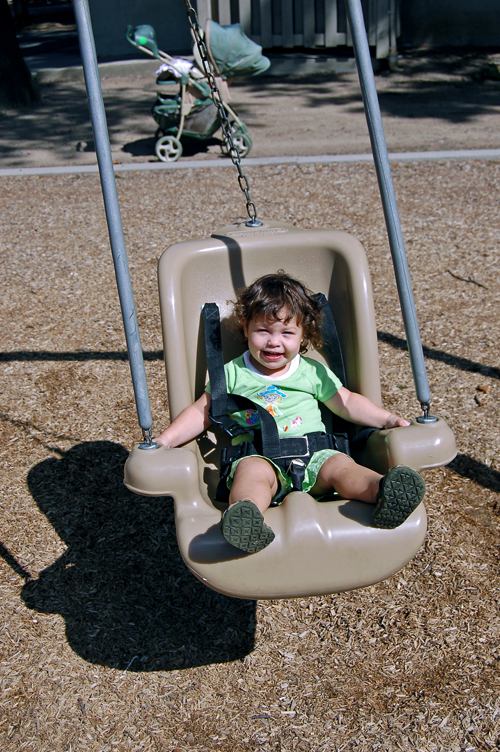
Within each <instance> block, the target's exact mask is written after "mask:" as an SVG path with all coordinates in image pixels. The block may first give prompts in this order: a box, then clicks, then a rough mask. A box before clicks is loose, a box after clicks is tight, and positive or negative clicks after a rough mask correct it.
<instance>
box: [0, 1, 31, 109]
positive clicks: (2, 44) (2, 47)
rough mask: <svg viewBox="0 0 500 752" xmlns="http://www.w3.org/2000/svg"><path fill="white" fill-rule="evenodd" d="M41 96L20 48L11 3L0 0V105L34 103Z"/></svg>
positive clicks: (19, 105)
mask: <svg viewBox="0 0 500 752" xmlns="http://www.w3.org/2000/svg"><path fill="white" fill-rule="evenodd" d="M39 96H40V95H39V93H38V88H37V86H36V83H35V81H34V80H33V77H32V75H31V73H30V71H29V68H28V66H27V65H26V63H25V61H24V58H23V56H22V54H21V50H20V49H19V44H18V42H17V38H16V32H15V30H14V19H13V18H12V14H11V12H10V8H9V4H8V2H7V0H0V106H3V107H22V106H27V105H32V104H34V103H35V102H36V101H37V100H38V99H39Z"/></svg>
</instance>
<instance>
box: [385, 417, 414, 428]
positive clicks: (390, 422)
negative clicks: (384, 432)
mask: <svg viewBox="0 0 500 752" xmlns="http://www.w3.org/2000/svg"><path fill="white" fill-rule="evenodd" d="M409 425H410V422H409V421H408V420H405V419H404V418H400V417H399V416H398V415H389V417H388V419H387V421H386V423H385V426H384V428H406V426H409Z"/></svg>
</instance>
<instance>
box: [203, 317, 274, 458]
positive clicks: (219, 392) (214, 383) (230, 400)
mask: <svg viewBox="0 0 500 752" xmlns="http://www.w3.org/2000/svg"><path fill="white" fill-rule="evenodd" d="M202 316H203V322H204V326H205V349H206V355H207V368H208V376H209V378H210V391H211V393H212V398H211V404H210V418H211V420H212V422H213V423H216V424H217V425H219V426H220V427H221V428H222V429H223V430H224V431H225V432H226V433H227V434H229V435H230V436H238V435H240V434H243V433H253V432H252V431H251V430H249V429H248V428H245V427H244V426H241V425H240V424H239V423H238V422H237V421H235V420H233V419H232V418H230V417H229V415H228V414H227V413H228V410H245V409H246V408H249V409H251V410H257V412H258V414H259V418H260V425H261V426H262V427H263V428H264V430H263V431H262V444H263V453H264V454H265V455H266V456H269V457H276V456H277V455H279V434H278V427H277V425H276V421H275V420H274V418H273V417H272V415H270V414H269V413H268V412H267V410H265V409H264V408H263V407H260V406H259V405H257V404H255V402H252V400H250V399H248V398H247V397H243V396H241V395H239V394H228V391H227V383H226V374H225V372H224V356H223V353H222V334H221V325H220V312H219V306H218V305H217V303H205V305H204V306H203V308H202Z"/></svg>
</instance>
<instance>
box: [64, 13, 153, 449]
mask: <svg viewBox="0 0 500 752" xmlns="http://www.w3.org/2000/svg"><path fill="white" fill-rule="evenodd" d="M73 7H74V11H75V19H76V25H77V29H78V39H79V42H80V52H81V56H82V62H83V71H84V75H85V85H86V87H87V94H88V98H89V107H90V116H91V120H92V129H93V131H94V139H95V146H96V152H97V162H98V165H99V175H100V178H101V186H102V194H103V198H104V207H105V211H106V220H107V223H108V232H109V239H110V243H111V252H112V255H113V263H114V266H115V275H116V284H117V286H118V295H119V298H120V306H121V310H122V317H123V326H124V329H125V337H126V340H127V349H128V356H129V361H130V370H131V373H132V383H133V386H134V394H135V402H136V407H137V417H138V420H139V425H140V427H141V429H142V434H143V443H142V444H141V445H140V446H141V448H142V449H153V448H156V447H157V446H158V445H157V444H155V443H154V442H153V441H152V440H151V428H152V425H153V419H152V417H151V406H150V402H149V393H148V386H147V382H146V371H145V368H144V358H143V356H142V347H141V340H140V336H139V328H138V324H137V314H136V310H135V303H134V295H133V292H132V283H131V280H130V270H129V266H128V259H127V251H126V248H125V238H124V236H123V227H122V220H121V214H120V206H119V203H118V194H117V191H116V180H115V173H114V170H113V161H112V158H111V147H110V143H109V134H108V128H107V123H106V113H105V111H104V102H103V98H102V90H101V81H100V79H99V69H98V67H97V55H96V51H95V43H94V34H93V31H92V22H91V20H90V10H89V4H88V0H73Z"/></svg>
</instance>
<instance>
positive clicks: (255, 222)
mask: <svg viewBox="0 0 500 752" xmlns="http://www.w3.org/2000/svg"><path fill="white" fill-rule="evenodd" d="M185 2H186V11H187V17H188V21H189V25H190V27H191V31H192V32H193V36H194V39H195V42H196V46H197V47H198V51H199V53H200V58H201V62H202V65H203V71H204V73H205V76H206V77H207V79H208V83H209V85H210V90H211V92H212V99H213V103H214V105H215V106H216V107H217V112H218V113H219V117H220V119H221V127H222V135H223V136H224V141H225V142H226V146H227V150H228V154H229V157H230V159H231V162H232V163H233V164H234V166H235V167H236V169H237V170H238V183H239V186H240V189H241V191H242V192H243V193H244V194H245V198H246V202H247V214H248V216H249V218H250V219H249V221H248V222H247V223H246V224H247V225H248V226H249V227H258V226H260V225H261V224H262V222H261V221H260V219H257V208H256V206H255V204H254V202H253V201H252V199H251V197H250V185H249V183H248V179H247V177H246V175H244V173H243V170H242V169H241V158H240V152H239V151H238V147H237V146H236V144H235V143H234V141H233V136H232V130H231V123H230V121H229V117H228V114H227V111H226V108H225V106H224V101H223V99H222V97H221V94H220V91H219V87H218V86H217V82H216V80H215V73H214V69H213V66H212V63H211V61H210V58H209V57H208V50H207V47H206V44H205V39H204V36H203V32H202V30H201V27H200V24H199V22H198V16H197V14H196V10H195V9H194V8H193V6H192V5H191V0H185Z"/></svg>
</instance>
